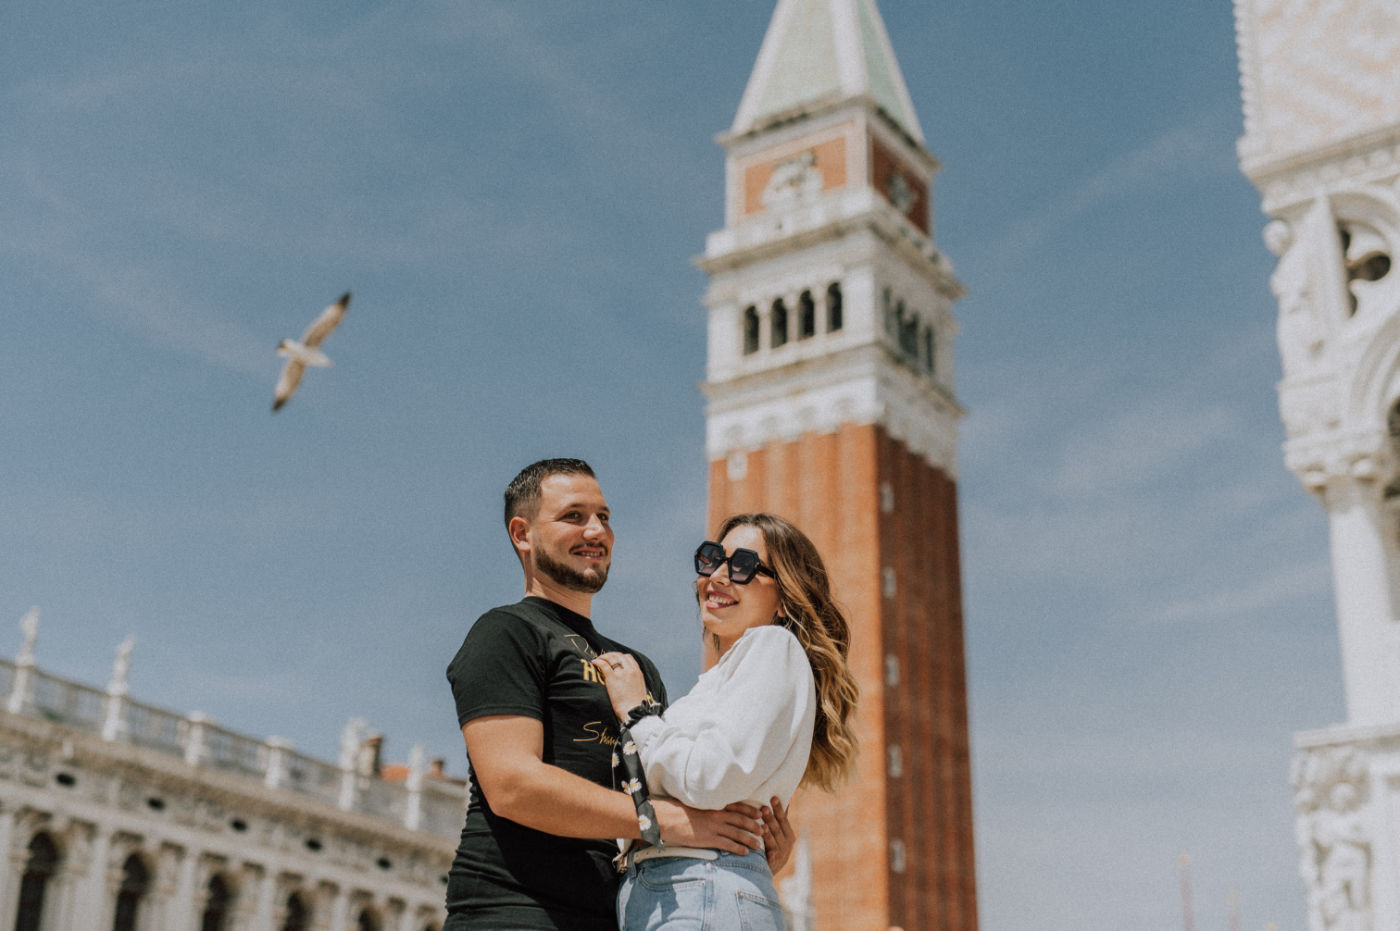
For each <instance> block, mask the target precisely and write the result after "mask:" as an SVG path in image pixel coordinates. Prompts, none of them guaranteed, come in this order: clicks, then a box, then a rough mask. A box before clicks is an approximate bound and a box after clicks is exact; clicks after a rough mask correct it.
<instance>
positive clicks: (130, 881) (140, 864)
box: [112, 851, 155, 931]
mask: <svg viewBox="0 0 1400 931" xmlns="http://www.w3.org/2000/svg"><path fill="white" fill-rule="evenodd" d="M117 875H118V881H117V889H116V893H117V894H116V903H115V906H114V907H113V915H112V931H137V929H139V928H140V927H141V923H140V919H141V913H142V912H143V911H145V910H146V909H143V907H142V906H143V905H146V904H147V903H146V899H147V895H148V893H149V892H150V891H151V887H152V886H154V885H155V872H154V871H153V870H152V869H151V867H150V865H149V864H148V863H147V862H146V858H145V857H144V856H143V855H142V854H141V853H140V852H139V851H138V852H133V853H129V854H127V856H126V859H125V860H123V861H122V864H121V867H120V868H119V869H118V871H117Z"/></svg>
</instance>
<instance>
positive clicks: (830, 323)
mask: <svg viewBox="0 0 1400 931" xmlns="http://www.w3.org/2000/svg"><path fill="white" fill-rule="evenodd" d="M841 313H842V308H841V285H840V283H839V282H835V281H833V282H832V283H831V284H830V285H828V286H827V289H826V331H827V332H828V333H835V332H836V331H837V330H839V329H841V325H842V324H843V323H844V322H845V321H844V320H843V319H842V317H841Z"/></svg>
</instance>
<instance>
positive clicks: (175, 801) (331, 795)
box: [0, 609, 466, 931]
mask: <svg viewBox="0 0 1400 931" xmlns="http://www.w3.org/2000/svg"><path fill="white" fill-rule="evenodd" d="M21 626H22V628H23V630H24V644H23V646H22V648H21V651H20V653H19V655H18V656H17V657H16V658H15V661H14V662H9V661H7V660H0V702H3V706H2V707H0V929H6V931H8V929H10V928H13V929H14V931H196V929H197V931H438V929H439V928H440V927H441V925H442V921H443V919H444V918H445V915H444V912H443V890H444V882H445V877H446V874H447V870H448V867H449V866H450V865H451V861H452V854H453V850H454V848H455V846H456V839H457V836H458V834H459V832H460V831H461V827H462V818H463V813H464V811H465V805H466V797H465V790H464V787H463V786H462V785H461V784H460V783H458V782H454V781H452V780H448V779H445V778H443V777H442V774H441V763H440V761H434V763H433V764H431V765H429V764H427V763H426V761H425V760H424V758H423V753H422V750H421V748H417V747H415V748H414V752H413V753H412V754H411V756H410V760H409V764H408V765H407V766H399V767H385V766H382V765H381V764H380V760H379V752H380V748H381V746H382V741H381V739H380V738H378V737H376V736H374V735H371V734H367V733H366V731H365V726H364V723H363V722H362V721H359V720H352V721H351V722H350V723H349V724H348V725H347V727H346V729H345V732H344V734H343V735H342V740H341V749H340V758H339V760H337V761H336V762H335V763H329V762H324V761H321V760H316V759H313V758H311V757H308V756H305V755H303V754H300V753H297V752H296V751H295V749H294V748H293V747H292V746H291V744H289V743H288V742H286V741H281V740H278V739H277V738H271V739H267V740H258V739H255V738H252V737H247V736H244V735H242V734H236V733H234V732H232V731H228V730H225V729H224V728H221V727H219V726H218V725H217V724H216V723H215V722H214V721H212V720H210V719H209V718H207V717H204V716H201V715H199V714H197V713H196V714H190V715H179V714H175V713H173V712H170V711H165V710H163V709H160V708H156V707H152V706H150V705H146V704H142V703H140V702H137V701H134V700H133V699H132V698H131V697H130V696H129V695H128V692H127V685H126V680H127V672H128V670H129V668H130V662H131V643H130V641H128V642H126V643H124V644H122V646H120V647H119V648H118V649H117V657H116V662H115V664H114V668H113V672H112V679H111V681H110V682H109V683H108V685H107V687H106V688H105V689H97V688H92V687H90V686H87V685H83V684H80V683H77V682H71V681H68V680H65V679H61V678H58V677H57V676H53V675H50V674H48V673H45V672H43V671H42V670H41V669H40V668H39V667H38V664H37V662H36V654H35V643H36V641H37V639H38V632H39V616H38V611H37V609H36V610H34V611H31V612H30V613H29V614H28V615H26V616H25V618H24V620H23V622H22V624H21Z"/></svg>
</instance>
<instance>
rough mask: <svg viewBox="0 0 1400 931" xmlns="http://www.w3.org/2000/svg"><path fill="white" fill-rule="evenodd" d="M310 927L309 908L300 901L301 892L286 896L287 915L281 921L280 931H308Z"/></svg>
mask: <svg viewBox="0 0 1400 931" xmlns="http://www.w3.org/2000/svg"><path fill="white" fill-rule="evenodd" d="M310 927H311V909H309V908H307V907H306V903H305V902H304V901H302V898H301V893H299V892H293V893H292V894H291V895H289V896H287V917H286V918H285V919H283V921H282V929H281V931H308V929H310Z"/></svg>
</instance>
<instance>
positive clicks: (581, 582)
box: [535, 549, 608, 595]
mask: <svg viewBox="0 0 1400 931" xmlns="http://www.w3.org/2000/svg"><path fill="white" fill-rule="evenodd" d="M535 569H536V571H538V572H539V573H540V574H541V575H547V576H549V577H550V578H551V579H553V580H554V581H555V582H557V583H558V584H559V585H561V586H562V587H564V588H567V589H568V590H569V591H571V592H583V593H584V594H585V595H592V594H594V593H596V592H597V591H598V590H599V589H600V588H602V587H603V583H604V582H606V581H607V580H608V566H599V567H597V568H595V569H592V570H591V571H588V572H580V571H579V570H577V569H575V568H574V567H573V566H566V565H564V564H563V563H562V562H559V561H557V560H555V559H554V558H553V557H551V556H550V555H549V554H548V553H546V552H545V551H544V550H540V549H537V550H535Z"/></svg>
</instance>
